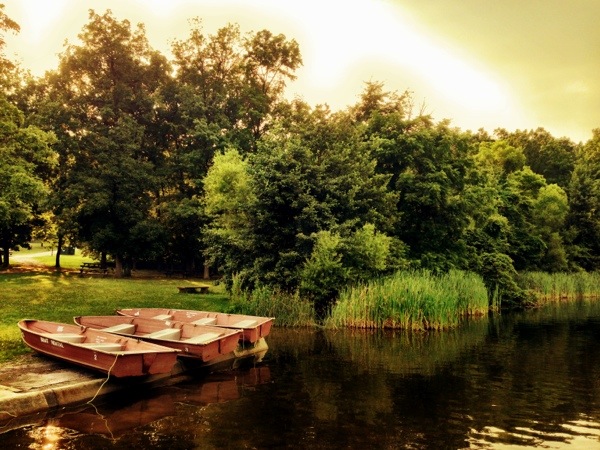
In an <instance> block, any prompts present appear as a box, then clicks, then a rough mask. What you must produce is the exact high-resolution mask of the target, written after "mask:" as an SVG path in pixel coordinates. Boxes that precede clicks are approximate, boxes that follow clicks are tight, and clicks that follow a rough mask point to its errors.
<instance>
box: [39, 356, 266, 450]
mask: <svg viewBox="0 0 600 450" xmlns="http://www.w3.org/2000/svg"><path fill="white" fill-rule="evenodd" d="M269 381H270V370H269V367H266V366H263V367H253V368H249V369H246V370H240V371H237V372H227V373H219V374H214V375H210V376H208V377H207V378H205V379H202V380H190V381H188V382H186V383H183V384H178V385H176V386H169V387H163V388H158V389H156V390H153V391H150V392H148V391H146V392H145V393H144V392H135V393H133V394H132V395H130V396H128V397H127V398H125V399H123V398H122V397H123V394H122V393H120V394H119V397H118V398H110V397H108V398H107V399H106V400H107V401H106V402H105V403H103V404H101V405H98V406H94V405H85V406H80V407H76V408H69V409H68V410H66V411H61V413H60V415H54V416H53V417H50V418H46V419H44V420H41V421H40V423H39V424H38V427H37V428H35V429H33V430H31V433H34V434H35V436H33V435H31V434H30V437H32V438H34V439H35V440H36V441H38V443H39V444H42V441H43V442H45V444H50V443H51V441H57V440H59V441H60V440H62V438H61V436H63V437H64V438H67V439H68V438H69V437H72V436H71V435H72V433H73V432H78V433H84V434H100V435H104V436H107V437H109V438H112V439H118V438H119V437H121V436H123V435H125V434H127V433H128V432H130V431H131V430H133V429H135V428H138V427H141V426H144V425H148V424H150V423H152V422H156V421H158V420H161V419H163V418H165V417H170V416H175V415H176V414H177V405H178V404H184V405H193V406H195V407H202V406H206V405H210V404H212V403H223V402H229V401H233V400H237V399H239V398H240V397H241V395H242V392H243V390H244V389H247V388H248V387H252V386H257V385H259V384H263V383H267V382H269ZM52 436H54V437H52ZM43 447H44V448H48V447H46V445H43ZM40 448H42V447H40ZM49 448H58V447H54V446H50V447H49Z"/></svg>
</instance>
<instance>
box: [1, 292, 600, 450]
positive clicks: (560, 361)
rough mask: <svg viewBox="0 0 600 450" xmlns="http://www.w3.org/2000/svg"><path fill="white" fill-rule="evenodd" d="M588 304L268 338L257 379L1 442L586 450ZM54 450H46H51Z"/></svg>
mask: <svg viewBox="0 0 600 450" xmlns="http://www.w3.org/2000/svg"><path fill="white" fill-rule="evenodd" d="M599 338H600V304H598V305H590V304H586V303H580V304H575V305H570V306H564V305H563V306H556V307H552V308H547V309H544V310H538V311H532V312H528V313H523V314H513V315H506V316H501V317H496V318H489V319H482V320H477V321H473V322H470V323H467V324H465V326H464V327H462V328H461V329H459V330H453V331H449V332H443V333H402V332H395V333H391V332H389V333H383V332H365V331H347V330H342V331H324V330H319V331H313V330H284V329H277V328H276V329H275V330H273V332H272V333H271V335H270V336H269V348H270V350H269V352H268V353H267V355H266V356H265V358H264V361H263V363H262V364H261V365H260V366H257V367H253V368H251V369H250V370H238V371H234V372H232V373H228V374H222V375H218V376H213V377H209V378H207V379H197V380H193V381H190V382H188V383H186V384H182V385H177V386H172V387H169V388H165V389H161V390H158V391H152V392H151V393H144V394H143V395H141V396H140V397H138V398H137V399H135V401H133V400H132V398H133V397H131V398H129V399H126V401H125V400H124V401H123V402H121V403H120V402H115V401H111V402H108V403H106V404H103V405H101V406H98V408H97V410H90V409H89V408H86V409H81V410H77V411H68V412H65V413H64V414H61V415H60V416H58V415H57V416H55V417H53V418H47V419H44V420H43V421H40V422H38V423H36V424H31V425H29V427H25V428H23V429H19V430H14V431H12V432H6V433H5V434H4V435H3V436H2V438H3V441H4V442H7V446H9V447H10V446H11V444H14V445H13V446H15V447H16V446H21V447H27V446H29V447H31V448H45V447H43V446H44V445H47V446H49V447H48V448H52V445H55V447H54V448H78V449H79V448H89V449H97V448H148V449H152V448H156V449H158V448H173V449H191V448H199V449H221V448H282V447H285V448H306V447H308V448H317V449H334V448H335V449H337V448H352V449H353V448H394V449H395V448H414V449H420V448H423V449H426V448H451V449H452V448H477V449H479V448H485V449H488V448H489V449H508V448H551V449H555V448H556V449H562V448H585V449H590V448H600V353H599V352H598V351H597V346H598V342H599ZM57 442H58V444H56V443H57Z"/></svg>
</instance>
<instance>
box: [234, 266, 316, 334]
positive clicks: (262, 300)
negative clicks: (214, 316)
mask: <svg viewBox="0 0 600 450" xmlns="http://www.w3.org/2000/svg"><path fill="white" fill-rule="evenodd" d="M241 285H242V280H241V277H240V276H239V275H235V276H234V277H233V283H232V287H231V306H230V308H229V310H228V312H231V313H237V314H249V315H255V316H263V317H275V319H276V322H275V323H276V324H277V326H281V327H306V326H313V325H315V323H316V321H315V310H314V307H313V304H312V303H311V302H309V301H308V300H303V299H301V298H300V296H299V294H298V293H297V292H296V293H293V294H290V293H286V292H282V291H279V290H277V289H273V288H271V287H267V286H259V287H257V288H255V289H254V290H252V291H250V290H246V289H243V288H242V286H241Z"/></svg>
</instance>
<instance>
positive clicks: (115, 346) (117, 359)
mask: <svg viewBox="0 0 600 450" xmlns="http://www.w3.org/2000/svg"><path fill="white" fill-rule="evenodd" d="M18 326H19V329H20V330H21V335H22V337H23V341H24V342H25V344H27V345H28V346H29V347H31V348H32V349H33V350H36V351H38V352H40V353H43V354H44V355H48V356H52V357H55V358H59V359H61V360H64V361H67V362H70V363H73V364H77V365H79V366H83V367H87V368H90V369H94V370H97V371H100V372H102V373H105V374H108V375H113V376H115V377H133V376H142V375H154V374H159V373H169V372H171V370H172V368H173V365H174V364H175V362H176V361H177V351H176V350H174V349H172V348H167V347H162V346H160V345H155V344H151V343H149V342H144V341H139V340H138V339H129V338H126V337H123V336H117V335H115V334H111V333H105V332H103V331H98V330H93V329H90V328H86V327H82V326H80V325H70V324H64V323H57V322H48V321H43V320H32V319H24V320H21V321H19V323H18Z"/></svg>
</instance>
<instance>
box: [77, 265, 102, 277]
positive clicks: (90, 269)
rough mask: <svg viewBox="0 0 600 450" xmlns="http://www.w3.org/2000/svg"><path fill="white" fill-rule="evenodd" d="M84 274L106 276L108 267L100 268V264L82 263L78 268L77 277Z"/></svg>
mask: <svg viewBox="0 0 600 450" xmlns="http://www.w3.org/2000/svg"><path fill="white" fill-rule="evenodd" d="M84 273H101V274H102V275H106V274H108V267H102V264H100V263H87V262H84V263H83V264H82V265H81V266H79V275H83V274H84Z"/></svg>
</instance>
